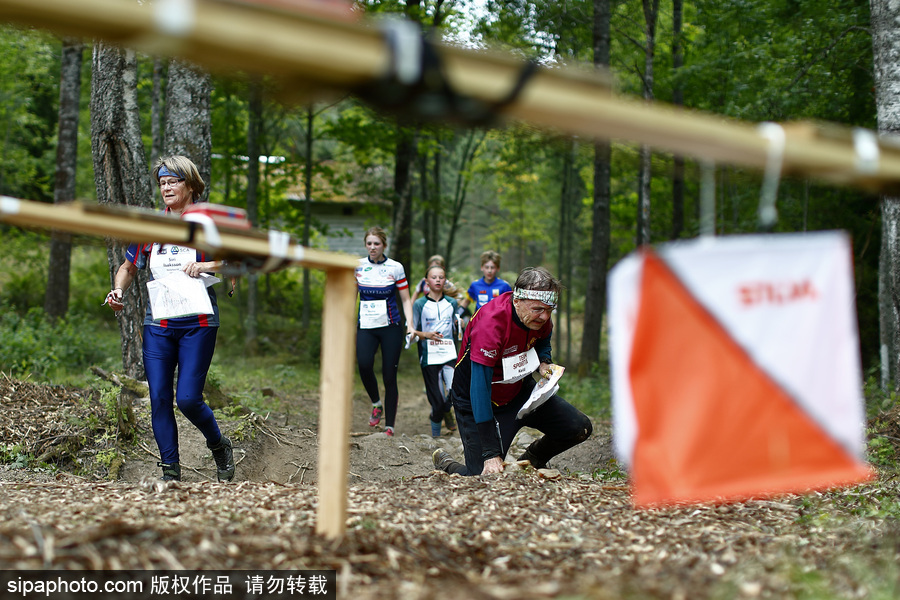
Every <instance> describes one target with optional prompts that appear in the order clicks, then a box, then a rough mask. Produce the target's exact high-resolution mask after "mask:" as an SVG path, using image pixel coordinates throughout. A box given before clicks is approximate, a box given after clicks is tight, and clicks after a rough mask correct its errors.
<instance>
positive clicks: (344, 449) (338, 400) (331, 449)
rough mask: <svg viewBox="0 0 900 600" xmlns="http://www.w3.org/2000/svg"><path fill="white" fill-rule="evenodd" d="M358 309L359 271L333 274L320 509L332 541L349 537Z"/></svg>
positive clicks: (325, 342)
mask: <svg viewBox="0 0 900 600" xmlns="http://www.w3.org/2000/svg"><path fill="white" fill-rule="evenodd" d="M355 305H356V275H355V271H348V270H346V269H342V270H333V271H328V277H327V279H326V281H325V301H324V306H323V308H322V366H321V382H320V386H321V393H320V397H319V465H318V469H319V471H318V472H319V478H318V481H319V506H318V509H317V516H316V533H319V534H320V535H323V536H325V537H328V538H336V537H339V536H341V535H343V533H344V530H345V528H346V520H347V475H348V473H349V472H350V454H349V453H350V444H349V440H350V436H349V432H350V409H351V395H352V392H353V373H354V372H355V370H354V368H353V365H354V364H355V362H356V356H355V352H354V348H355V345H356V338H355V333H356V320H355V319H354V318H353V317H354V315H355V312H354V310H353V309H354V308H355ZM348 315H349V316H350V319H348V318H347V316H348Z"/></svg>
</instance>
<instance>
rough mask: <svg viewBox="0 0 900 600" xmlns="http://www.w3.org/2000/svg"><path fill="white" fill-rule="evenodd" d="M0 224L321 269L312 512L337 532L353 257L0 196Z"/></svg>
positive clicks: (127, 211) (324, 529) (149, 217)
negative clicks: (316, 497) (316, 495)
mask: <svg viewBox="0 0 900 600" xmlns="http://www.w3.org/2000/svg"><path fill="white" fill-rule="evenodd" d="M0 222H5V223H10V224H12V225H19V226H22V227H38V228H46V229H54V230H59V231H66V232H69V233H76V234H85V235H94V236H102V237H109V238H115V239H120V240H124V241H129V242H150V241H153V242H163V243H171V244H182V245H186V246H190V247H192V248H197V249H200V250H203V251H205V252H208V253H210V254H211V255H212V256H214V257H216V258H223V257H235V258H238V259H241V258H244V259H246V258H247V257H253V258H256V259H262V258H267V257H269V256H273V255H274V256H275V257H276V258H281V259H284V260H287V261H289V262H291V263H294V264H299V265H304V266H308V267H312V268H317V269H324V270H325V271H326V274H327V276H326V281H325V303H324V307H323V318H322V356H321V382H320V385H321V387H320V390H321V400H320V406H319V436H318V438H319V465H318V468H319V508H318V517H317V522H316V530H317V531H318V532H319V533H320V534H322V535H324V536H327V537H329V538H336V537H339V536H340V535H342V534H343V533H344V530H345V527H346V524H345V523H346V514H347V473H348V472H349V468H350V462H349V439H350V438H349V432H350V409H351V405H350V399H351V393H352V389H353V387H352V382H353V372H354V369H353V368H352V365H353V364H354V362H355V356H354V344H355V338H354V332H355V329H356V315H355V311H354V307H355V304H356V276H355V272H356V265H357V263H358V259H357V258H355V257H352V256H347V255H343V254H337V253H332V252H323V251H319V250H312V249H310V248H304V247H302V246H298V245H296V244H293V245H291V244H289V245H288V246H287V247H286V248H285V247H283V246H282V247H279V248H277V249H273V248H272V247H271V246H270V242H269V238H268V236H267V235H266V234H265V233H263V232H260V231H254V230H249V231H245V230H227V229H218V231H217V233H218V236H217V238H218V239H215V240H214V241H215V243H211V240H210V237H209V236H208V235H207V234H208V233H210V232H207V231H205V230H204V229H202V228H201V227H198V226H197V225H196V224H192V223H189V222H186V221H183V220H181V219H178V218H176V217H172V216H167V215H161V214H159V213H157V212H150V211H147V210H143V209H135V208H122V207H110V206H91V205H82V204H63V205H59V204H45V203H41V202H31V201H28V200H20V199H17V198H10V197H8V196H0ZM273 252H274V254H273Z"/></svg>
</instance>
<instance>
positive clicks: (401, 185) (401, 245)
mask: <svg viewBox="0 0 900 600" xmlns="http://www.w3.org/2000/svg"><path fill="white" fill-rule="evenodd" d="M417 146H418V144H417V142H416V133H415V132H414V131H413V130H411V129H407V128H405V127H399V126H398V128H397V148H396V151H395V153H394V158H395V162H394V217H393V221H394V222H393V226H392V227H391V235H392V238H393V239H392V240H391V249H390V252H389V253H388V254H389V256H390V257H391V258H393V259H394V260H396V261H398V262H399V263H400V264H402V265H403V268H404V269H406V272H407V273H409V269H410V267H411V266H412V185H411V182H410V179H411V174H412V168H413V161H415V159H416V147H417Z"/></svg>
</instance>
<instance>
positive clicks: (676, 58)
mask: <svg viewBox="0 0 900 600" xmlns="http://www.w3.org/2000/svg"><path fill="white" fill-rule="evenodd" d="M682 13H683V0H672V72H673V74H674V76H675V77H674V86H673V88H672V104H674V105H675V106H684V90H683V89H682V87H681V82H680V81H679V79H678V75H679V71H680V70H681V67H682V66H683V65H684V47H683V45H682V42H683V38H682ZM682 231H684V157H682V156H680V155H677V156H675V160H674V164H673V165H672V239H673V240H677V239H678V238H680V237H681V232H682Z"/></svg>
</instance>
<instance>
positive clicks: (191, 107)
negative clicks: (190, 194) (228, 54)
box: [163, 60, 212, 202]
mask: <svg viewBox="0 0 900 600" xmlns="http://www.w3.org/2000/svg"><path fill="white" fill-rule="evenodd" d="M211 89H212V85H211V83H210V80H209V75H208V74H207V73H205V72H203V71H200V70H199V69H197V68H196V67H193V66H191V65H188V64H186V63H183V62H180V61H177V60H173V61H172V62H171V64H170V65H169V81H168V85H167V87H166V126H165V135H164V139H165V148H164V150H163V153H164V154H169V155H171V154H182V155H184V156H187V157H188V158H190V159H191V160H192V161H194V164H196V165H197V168H198V170H199V171H200V177H202V178H203V181H205V182H206V184H207V186H206V190H205V191H204V192H203V196H201V198H200V201H201V202H205V201H207V200H208V199H209V188H210V183H211V181H210V174H211V172H212V132H211V127H210V92H211Z"/></svg>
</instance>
